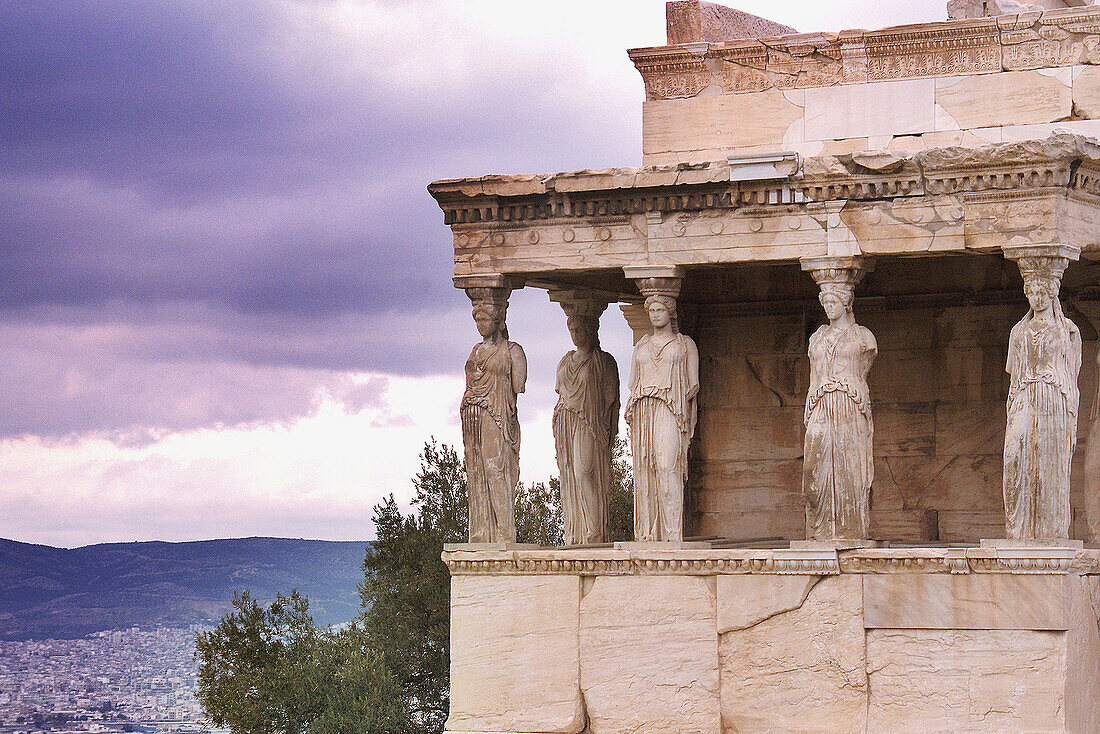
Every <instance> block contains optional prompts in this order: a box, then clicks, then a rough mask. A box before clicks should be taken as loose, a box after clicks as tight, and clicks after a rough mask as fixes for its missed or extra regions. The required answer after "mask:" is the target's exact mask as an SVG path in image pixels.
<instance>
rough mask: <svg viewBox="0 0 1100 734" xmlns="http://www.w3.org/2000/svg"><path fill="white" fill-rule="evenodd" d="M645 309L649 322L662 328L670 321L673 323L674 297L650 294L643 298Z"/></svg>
mask: <svg viewBox="0 0 1100 734" xmlns="http://www.w3.org/2000/svg"><path fill="white" fill-rule="evenodd" d="M645 310H646V312H647V313H648V314H649V323H651V324H653V326H654V327H655V328H658V329H663V328H664V327H666V326H668V325H669V324H670V323H671V324H675V319H676V299H675V298H672V297H670V296H650V297H649V298H647V299H645Z"/></svg>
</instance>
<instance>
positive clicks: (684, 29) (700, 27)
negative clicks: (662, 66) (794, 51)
mask: <svg viewBox="0 0 1100 734" xmlns="http://www.w3.org/2000/svg"><path fill="white" fill-rule="evenodd" d="M665 19H666V21H667V25H668V45H670V46H673V45H676V44H679V43H698V42H699V41H732V40H736V39H739V38H766V37H769V36H781V35H784V34H787V33H795V32H796V31H795V29H794V28H791V27H790V26H785V25H783V24H782V23H775V22H773V21H770V20H768V19H767V18H761V17H759V16H756V15H751V14H749V13H745V12H742V11H740V10H736V9H734V8H729V7H726V6H725V5H719V4H717V3H708V2H700V0H675V1H674V2H670V3H668V4H667V5H666V7H665Z"/></svg>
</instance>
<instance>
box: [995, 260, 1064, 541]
mask: <svg viewBox="0 0 1100 734" xmlns="http://www.w3.org/2000/svg"><path fill="white" fill-rule="evenodd" d="M1080 254H1081V251H1080V248H1077V247H1071V246H1066V245H1039V246H1027V247H1006V248H1004V255H1005V257H1006V258H1008V259H1009V260H1015V261H1016V264H1017V265H1018V266H1019V268H1020V274H1021V275H1023V278H1024V293H1025V294H1027V300H1028V304H1029V306H1030V307H1031V308H1030V310H1029V311H1028V313H1027V315H1026V316H1024V317H1023V318H1022V319H1021V320H1020V322H1019V323H1017V324H1016V326H1014V327H1013V329H1012V334H1011V336H1010V337H1009V344H1008V364H1007V365H1006V367H1005V369H1006V370H1007V371H1008V374H1009V376H1010V380H1009V388H1008V401H1007V403H1008V404H1007V409H1008V422H1007V426H1006V429H1005V449H1004V502H1005V535H1006V537H1007V538H1009V539H1010V540H1043V541H1049V540H1064V539H1068V538H1069V536H1070V494H1069V481H1070V464H1071V462H1072V460H1073V452H1074V449H1075V448H1076V446H1077V412H1078V408H1079V406H1080V402H1081V396H1080V392H1079V390H1078V387H1077V377H1078V374H1079V373H1080V371H1081V333H1080V331H1079V330H1078V328H1077V326H1076V325H1075V324H1074V323H1073V322H1072V321H1070V320H1069V319H1068V318H1066V315H1065V314H1064V313H1063V312H1062V305H1061V303H1060V302H1059V300H1058V291H1059V289H1060V287H1061V283H1062V274H1063V273H1064V272H1065V270H1066V268H1067V267H1068V266H1069V263H1070V261H1071V260H1077V259H1078V258H1079V257H1080Z"/></svg>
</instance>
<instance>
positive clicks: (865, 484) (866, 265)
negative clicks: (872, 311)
mask: <svg viewBox="0 0 1100 734" xmlns="http://www.w3.org/2000/svg"><path fill="white" fill-rule="evenodd" d="M870 266H871V263H870V262H869V261H868V260H866V259H864V258H861V257H823V258H805V259H803V260H802V269H803V270H805V271H807V272H809V273H810V274H811V275H812V276H813V278H814V280H815V281H816V282H817V284H818V286H819V287H820V289H821V294H820V296H819V299H820V301H821V305H822V306H823V307H824V309H825V315H826V317H827V318H828V319H829V323H827V324H825V325H824V326H822V327H820V328H819V329H818V330H817V331H816V332H814V334H813V336H811V337H810V343H809V356H810V389H809V392H808V394H807V396H806V411H805V422H806V441H805V450H804V460H803V471H802V494H803V497H804V499H805V501H806V538H807V540H809V541H813V542H826V543H835V542H839V543H841V544H852V545H864V544H866V539H867V538H868V537H869V535H870V520H871V482H872V480H873V479H874V458H873V455H874V450H873V446H874V422H873V420H872V418H871V394H870V389H869V388H868V386H867V375H868V374H869V373H870V371H871V365H872V364H873V363H874V360H875V356H876V355H877V353H878V345H877V343H876V342H875V337H874V335H873V334H872V333H871V332H870V330H868V329H867V328H865V327H863V326H860V325H859V324H857V323H856V320H855V315H854V313H853V311H852V305H853V302H854V300H855V287H856V285H857V284H858V283H859V282H860V281H861V280H862V279H863V277H864V275H865V274H866V273H867V272H868V270H870Z"/></svg>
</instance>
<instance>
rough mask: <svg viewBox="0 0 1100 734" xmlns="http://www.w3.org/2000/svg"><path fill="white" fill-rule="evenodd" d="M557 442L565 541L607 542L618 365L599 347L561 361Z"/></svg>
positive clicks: (556, 410) (615, 431)
mask: <svg viewBox="0 0 1100 734" xmlns="http://www.w3.org/2000/svg"><path fill="white" fill-rule="evenodd" d="M556 389H557V392H558V404H557V406H556V407H555V408H554V446H555V448H556V449H557V457H558V470H559V471H560V472H561V507H562V516H563V518H564V520H565V543H566V545H581V544H585V543H604V542H607V531H608V519H609V518H608V515H609V507H608V503H609V499H610V498H609V492H610V486H611V444H612V442H614V440H615V436H616V435H617V434H618V431H619V370H618V367H617V366H616V365H615V359H614V358H613V357H612V356H611V355H610V354H608V353H607V352H605V351H603V350H601V349H594V350H592V351H591V352H589V353H588V354H582V353H581V352H579V351H572V352H570V353H569V354H566V355H565V357H563V358H562V360H561V362H560V363H559V364H558V379H557V388H556Z"/></svg>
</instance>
